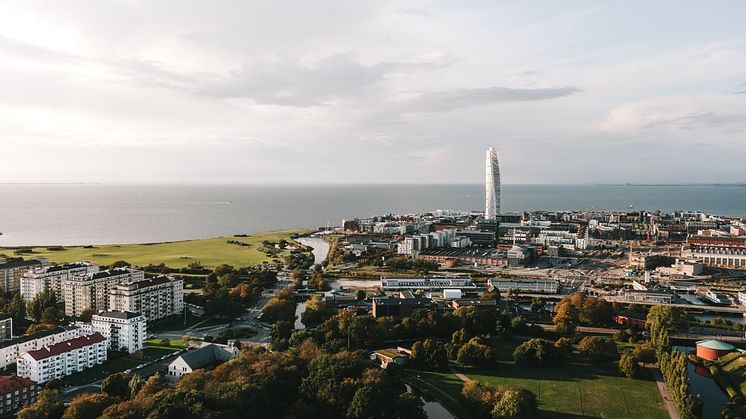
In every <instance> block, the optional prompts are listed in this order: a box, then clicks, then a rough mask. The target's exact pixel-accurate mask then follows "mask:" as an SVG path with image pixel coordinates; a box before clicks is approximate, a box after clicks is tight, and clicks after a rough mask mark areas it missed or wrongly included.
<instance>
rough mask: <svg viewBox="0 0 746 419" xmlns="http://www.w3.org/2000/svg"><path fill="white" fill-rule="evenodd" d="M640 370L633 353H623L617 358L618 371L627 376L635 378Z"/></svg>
mask: <svg viewBox="0 0 746 419" xmlns="http://www.w3.org/2000/svg"><path fill="white" fill-rule="evenodd" d="M639 371H640V365H639V364H638V363H637V359H636V358H635V357H634V355H631V354H627V353H625V354H623V355H622V357H621V358H619V372H620V373H621V374H622V375H624V376H625V377H627V378H635V377H637V374H638V373H639Z"/></svg>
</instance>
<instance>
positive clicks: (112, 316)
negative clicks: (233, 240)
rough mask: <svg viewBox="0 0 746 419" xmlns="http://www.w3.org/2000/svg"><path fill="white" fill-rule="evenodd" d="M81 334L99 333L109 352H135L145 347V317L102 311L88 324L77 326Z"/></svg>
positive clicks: (123, 312) (126, 312)
mask: <svg viewBox="0 0 746 419" xmlns="http://www.w3.org/2000/svg"><path fill="white" fill-rule="evenodd" d="M78 325H79V326H80V328H81V329H83V333H85V334H87V335H90V334H93V333H101V334H102V335H103V336H104V337H105V338H106V339H108V348H109V350H111V351H127V352H129V353H133V352H137V351H139V350H141V349H142V348H144V347H145V337H146V336H147V325H146V321H145V316H143V315H142V314H138V313H131V312H129V311H102V312H100V313H98V314H94V315H93V317H92V318H91V322H90V323H81V324H78Z"/></svg>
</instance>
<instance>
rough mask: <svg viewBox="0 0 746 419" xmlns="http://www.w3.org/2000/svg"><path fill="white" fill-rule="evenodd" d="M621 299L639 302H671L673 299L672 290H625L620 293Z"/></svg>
mask: <svg viewBox="0 0 746 419" xmlns="http://www.w3.org/2000/svg"><path fill="white" fill-rule="evenodd" d="M622 300H624V301H640V302H647V303H661V304H671V303H672V302H673V300H674V295H673V293H672V292H668V291H663V290H658V291H655V290H646V291H638V290H626V291H625V292H624V293H623V294H622Z"/></svg>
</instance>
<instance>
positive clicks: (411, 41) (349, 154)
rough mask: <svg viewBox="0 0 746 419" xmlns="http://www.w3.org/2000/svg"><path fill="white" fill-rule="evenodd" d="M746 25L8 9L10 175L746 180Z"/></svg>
mask: <svg viewBox="0 0 746 419" xmlns="http://www.w3.org/2000/svg"><path fill="white" fill-rule="evenodd" d="M745 15H746V3H744V2H742V1H730V2H729V1H718V2H710V1H704V0H703V1H700V2H694V1H682V2H679V1H675V2H674V1H671V2H669V1H657V2H650V1H639V2H613V1H595V0H593V1H561V2H558V1H545V2H541V1H534V2H515V1H505V2H492V1H484V2H480V1H453V2H444V1H436V2H423V1H396V2H389V1H381V0H377V1H367V2H364V1H349V0H339V1H323V0H322V1H302V0H299V1H276V0H272V1H266V2H264V1H256V0H252V1H243V0H241V1H235V2H234V1H209V2H207V1H184V0H173V1H165V0H159V1H150V0H144V1H34V0H22V1H3V0H0V182H149V183H150V182H186V183H234V182H235V183H288V182H302V183H478V182H481V181H482V179H483V170H484V163H483V158H484V151H485V149H486V148H488V147H490V146H494V147H496V148H497V149H498V150H499V152H500V155H501V169H502V172H503V181H504V182H507V183H617V182H636V183H637V182H642V183H691V182H697V183H706V182H721V183H724V182H746V164H745V160H746V94H744V93H746V25H744V24H743V21H742V18H743V16H745Z"/></svg>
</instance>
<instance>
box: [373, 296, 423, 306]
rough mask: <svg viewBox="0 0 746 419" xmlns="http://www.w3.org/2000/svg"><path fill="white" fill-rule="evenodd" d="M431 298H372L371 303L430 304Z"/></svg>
mask: <svg viewBox="0 0 746 419" xmlns="http://www.w3.org/2000/svg"><path fill="white" fill-rule="evenodd" d="M432 303H433V300H432V299H430V298H424V297H422V298H416V297H415V298H374V299H373V304H376V305H387V306H397V305H426V304H428V305H429V304H432Z"/></svg>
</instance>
